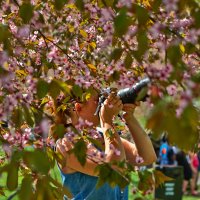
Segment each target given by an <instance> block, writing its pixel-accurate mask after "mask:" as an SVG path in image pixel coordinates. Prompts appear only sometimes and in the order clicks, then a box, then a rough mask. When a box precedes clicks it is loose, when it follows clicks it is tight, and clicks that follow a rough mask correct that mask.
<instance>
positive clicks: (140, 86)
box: [95, 77, 150, 115]
mask: <svg viewBox="0 0 200 200" xmlns="http://www.w3.org/2000/svg"><path fill="white" fill-rule="evenodd" d="M149 83H150V79H149V78H148V77H147V78H144V79H142V80H140V81H139V82H137V83H136V84H134V85H133V86H132V87H130V88H124V89H121V90H119V91H118V92H117V95H118V96H119V97H120V99H121V101H122V103H123V104H126V103H135V102H136V101H145V100H146V97H147V96H148V95H147V91H148V85H149ZM111 91H112V90H111V89H110V88H106V89H103V90H102V92H101V95H100V97H99V103H98V106H97V109H96V112H95V115H97V114H98V113H99V111H100V108H101V105H102V103H103V102H104V101H105V100H106V96H108V95H109V94H110V93H111Z"/></svg>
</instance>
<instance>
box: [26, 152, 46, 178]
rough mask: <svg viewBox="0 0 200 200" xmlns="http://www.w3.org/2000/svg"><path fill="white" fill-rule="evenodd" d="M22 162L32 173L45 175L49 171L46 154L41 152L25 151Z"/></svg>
mask: <svg viewBox="0 0 200 200" xmlns="http://www.w3.org/2000/svg"><path fill="white" fill-rule="evenodd" d="M23 159H24V162H25V163H26V164H27V166H28V167H29V168H31V169H32V170H33V171H37V172H39V173H41V174H43V175H47V174H48V173H49V170H50V164H49V159H48V157H47V154H46V153H45V152H44V151H42V150H37V149H36V150H35V151H33V152H31V151H25V152H24V155H23Z"/></svg>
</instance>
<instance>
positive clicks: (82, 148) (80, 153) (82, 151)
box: [73, 139, 87, 166]
mask: <svg viewBox="0 0 200 200" xmlns="http://www.w3.org/2000/svg"><path fill="white" fill-rule="evenodd" d="M86 151H87V146H86V144H85V142H84V140H83V139H79V140H78V142H76V143H75V145H74V148H73V152H74V155H75V156H76V157H77V159H78V161H79V162H80V164H81V165H83V166H84V165H85V162H86Z"/></svg>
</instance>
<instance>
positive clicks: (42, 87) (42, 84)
mask: <svg viewBox="0 0 200 200" xmlns="http://www.w3.org/2000/svg"><path fill="white" fill-rule="evenodd" d="M48 90H49V84H48V83H47V82H46V81H44V80H42V79H40V80H39V81H38V82H37V96H38V97H39V98H40V99H41V98H43V97H44V96H45V95H46V94H47V93H48Z"/></svg>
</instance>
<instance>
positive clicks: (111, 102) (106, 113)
mask: <svg viewBox="0 0 200 200" xmlns="http://www.w3.org/2000/svg"><path fill="white" fill-rule="evenodd" d="M122 108H123V104H122V101H121V100H120V98H119V97H118V96H117V95H116V93H114V92H112V93H111V94H110V95H109V96H108V98H107V99H106V100H105V101H104V103H103V106H102V107H101V110H100V120H101V121H102V122H103V123H109V124H111V123H112V119H113V117H114V116H116V115H117V114H118V113H119V112H120V111H121V110H122Z"/></svg>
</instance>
